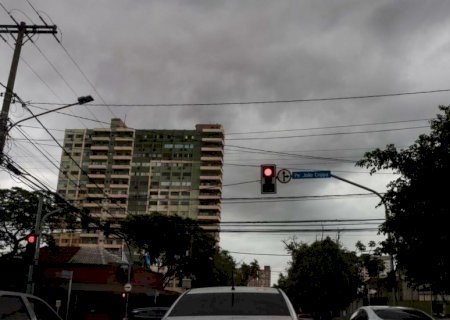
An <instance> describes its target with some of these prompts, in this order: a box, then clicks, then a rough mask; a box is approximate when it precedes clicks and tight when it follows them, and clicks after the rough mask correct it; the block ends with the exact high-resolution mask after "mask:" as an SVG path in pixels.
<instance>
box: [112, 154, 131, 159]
mask: <svg viewBox="0 0 450 320" xmlns="http://www.w3.org/2000/svg"><path fill="white" fill-rule="evenodd" d="M132 158H133V156H132V155H131V154H129V155H113V160H131V159H132Z"/></svg>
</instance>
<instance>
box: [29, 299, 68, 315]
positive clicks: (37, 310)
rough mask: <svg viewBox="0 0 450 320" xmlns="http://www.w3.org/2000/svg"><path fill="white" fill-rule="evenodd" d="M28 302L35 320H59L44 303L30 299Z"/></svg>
mask: <svg viewBox="0 0 450 320" xmlns="http://www.w3.org/2000/svg"><path fill="white" fill-rule="evenodd" d="M28 301H29V302H30V304H31V305H32V306H33V310H34V314H35V315H36V319H37V320H61V318H60V317H59V316H58V315H57V314H56V312H55V311H53V309H52V308H51V307H50V306H49V305H48V304H46V303H44V302H43V301H41V300H39V299H35V298H32V297H29V298H28Z"/></svg>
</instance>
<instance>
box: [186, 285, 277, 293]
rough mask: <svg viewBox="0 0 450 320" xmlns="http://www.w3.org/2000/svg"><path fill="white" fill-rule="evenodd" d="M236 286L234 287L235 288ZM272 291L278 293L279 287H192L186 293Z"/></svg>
mask: <svg viewBox="0 0 450 320" xmlns="http://www.w3.org/2000/svg"><path fill="white" fill-rule="evenodd" d="M233 288H234V289H233ZM227 292H229V293H231V292H234V293H238V292H239V293H240V292H246V293H272V294H278V293H279V289H277V288H268V287H240V286H238V287H231V286H227V287H205V288H194V289H190V290H188V291H187V292H186V294H201V293H227Z"/></svg>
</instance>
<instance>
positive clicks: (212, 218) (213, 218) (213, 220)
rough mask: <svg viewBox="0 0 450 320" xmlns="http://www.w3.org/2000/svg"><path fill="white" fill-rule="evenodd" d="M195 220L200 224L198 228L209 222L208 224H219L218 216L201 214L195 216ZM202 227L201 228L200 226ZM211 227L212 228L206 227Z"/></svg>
mask: <svg viewBox="0 0 450 320" xmlns="http://www.w3.org/2000/svg"><path fill="white" fill-rule="evenodd" d="M197 220H198V221H199V222H200V226H202V222H203V223H204V222H210V223H220V220H221V219H220V216H217V215H216V216H208V215H202V214H201V212H199V213H198V215H197ZM202 227H203V226H202ZM208 227H212V226H208Z"/></svg>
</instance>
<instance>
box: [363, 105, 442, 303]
mask: <svg viewBox="0 0 450 320" xmlns="http://www.w3.org/2000/svg"><path fill="white" fill-rule="evenodd" d="M439 109H440V111H442V114H438V115H437V117H436V118H435V119H433V120H431V121H430V128H431V132H430V133H429V134H422V135H420V136H419V137H418V139H417V140H416V141H415V143H414V144H413V145H411V146H409V147H408V148H406V149H400V150H397V148H396V147H395V146H394V145H392V144H390V145H387V146H386V149H385V150H380V149H376V150H374V151H371V152H368V153H366V154H365V155H364V158H363V159H362V160H360V161H358V162H357V165H358V166H360V167H366V168H370V169H371V170H370V172H371V174H373V173H375V172H377V171H379V170H384V169H390V170H393V171H394V172H395V173H397V174H399V175H400V177H399V178H397V179H396V180H394V181H392V182H390V183H389V184H388V186H387V187H388V190H387V192H386V193H385V195H384V196H383V200H382V201H383V202H384V203H385V204H386V206H387V207H388V210H389V215H388V217H387V218H386V221H385V222H384V223H383V224H382V226H381V228H380V230H381V232H383V233H384V234H387V235H388V237H387V240H386V241H384V242H383V243H382V246H383V250H384V252H386V253H389V254H391V255H393V256H394V257H395V259H396V261H397V266H398V268H400V269H402V270H403V272H404V273H405V276H406V279H407V280H408V281H409V282H410V284H411V285H412V286H413V287H419V286H424V285H425V286H431V289H432V290H433V291H434V292H435V293H440V294H445V293H447V294H448V293H450V273H449V272H448V270H450V250H448V248H449V247H450V233H449V229H448V225H447V224H446V223H444V221H446V219H447V217H448V213H449V212H450V205H449V203H448V202H447V198H448V195H449V192H448V188H446V187H442V186H441V185H442V184H444V183H447V182H448V181H449V179H450V106H440V107H439ZM444 248H445V249H444Z"/></svg>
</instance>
